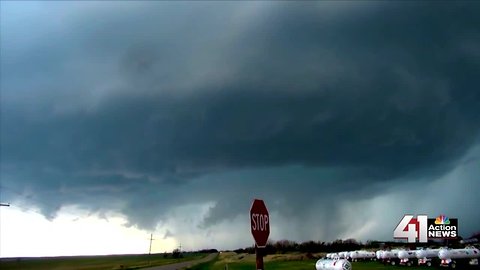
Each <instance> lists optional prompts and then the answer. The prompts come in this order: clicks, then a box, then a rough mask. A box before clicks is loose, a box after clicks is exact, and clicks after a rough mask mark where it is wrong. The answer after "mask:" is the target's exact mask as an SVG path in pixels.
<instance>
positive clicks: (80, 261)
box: [0, 253, 206, 270]
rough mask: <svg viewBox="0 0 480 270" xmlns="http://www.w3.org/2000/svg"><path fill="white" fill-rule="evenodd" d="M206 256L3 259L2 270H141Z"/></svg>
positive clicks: (196, 254)
mask: <svg viewBox="0 0 480 270" xmlns="http://www.w3.org/2000/svg"><path fill="white" fill-rule="evenodd" d="M205 256H206V254H198V253H186V254H185V255H184V257H183V258H172V255H171V254H168V256H167V257H165V256H164V254H152V255H148V254H141V255H109V256H73V257H70V256H69V257H45V258H3V259H1V260H0V269H2V270H10V269H11V270H17V269H18V270H20V269H21V270H29V269H32V270H33V269H39V270H42V269H45V270H46V269H49V270H73V269H75V270H87V269H88V270H107V269H108V270H115V269H140V268H145V267H149V266H159V265H167V264H173V263H179V262H185V261H190V260H196V259H201V258H203V257H205Z"/></svg>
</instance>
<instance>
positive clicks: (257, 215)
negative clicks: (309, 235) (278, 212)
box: [250, 199, 270, 248]
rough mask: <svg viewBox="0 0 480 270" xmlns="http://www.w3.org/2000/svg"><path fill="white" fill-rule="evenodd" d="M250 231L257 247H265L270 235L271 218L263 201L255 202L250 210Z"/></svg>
mask: <svg viewBox="0 0 480 270" xmlns="http://www.w3.org/2000/svg"><path fill="white" fill-rule="evenodd" d="M250 229H251V231H252V235H253V239H255V243H256V244H257V247H261V248H262V247H265V246H266V245H267V240H268V236H269V235H270V216H269V215H268V210H267V206H265V202H264V201H263V200H258V199H255V200H253V204H252V208H251V209H250Z"/></svg>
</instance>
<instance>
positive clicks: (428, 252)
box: [417, 249, 440, 259]
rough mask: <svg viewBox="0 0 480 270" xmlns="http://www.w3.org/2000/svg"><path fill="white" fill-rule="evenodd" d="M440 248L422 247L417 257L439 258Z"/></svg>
mask: <svg viewBox="0 0 480 270" xmlns="http://www.w3.org/2000/svg"><path fill="white" fill-rule="evenodd" d="M439 251H440V249H420V250H417V258H419V259H423V258H437V257H438V252H439Z"/></svg>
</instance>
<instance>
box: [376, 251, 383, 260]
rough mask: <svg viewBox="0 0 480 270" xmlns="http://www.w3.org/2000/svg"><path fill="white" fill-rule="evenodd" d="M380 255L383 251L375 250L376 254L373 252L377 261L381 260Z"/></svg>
mask: <svg viewBox="0 0 480 270" xmlns="http://www.w3.org/2000/svg"><path fill="white" fill-rule="evenodd" d="M382 253H383V250H377V252H375V255H377V259H379V260H381V259H382Z"/></svg>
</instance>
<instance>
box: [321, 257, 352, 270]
mask: <svg viewBox="0 0 480 270" xmlns="http://www.w3.org/2000/svg"><path fill="white" fill-rule="evenodd" d="M315 269H317V270H351V269H352V264H351V263H350V262H349V261H348V260H344V259H339V260H332V259H320V260H318V261H317V263H316V264H315Z"/></svg>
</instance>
